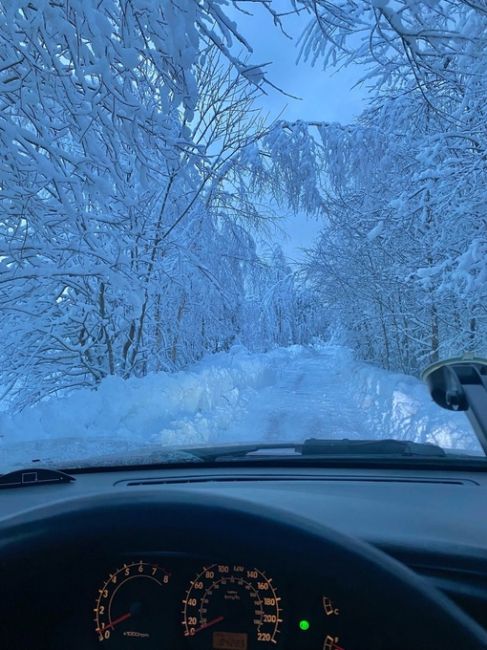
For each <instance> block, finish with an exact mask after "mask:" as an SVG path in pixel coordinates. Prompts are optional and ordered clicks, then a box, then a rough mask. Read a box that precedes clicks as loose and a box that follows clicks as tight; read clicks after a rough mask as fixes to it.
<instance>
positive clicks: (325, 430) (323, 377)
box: [214, 347, 363, 442]
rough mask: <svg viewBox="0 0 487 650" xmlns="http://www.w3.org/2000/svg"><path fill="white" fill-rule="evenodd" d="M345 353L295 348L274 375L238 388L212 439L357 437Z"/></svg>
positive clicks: (357, 412)
mask: <svg viewBox="0 0 487 650" xmlns="http://www.w3.org/2000/svg"><path fill="white" fill-rule="evenodd" d="M353 365H354V364H353V360H352V357H351V355H350V353H349V352H348V351H346V350H344V349H343V348H337V347H328V348H319V349H316V348H305V349H303V348H300V349H298V354H296V355H292V354H290V355H289V356H288V358H287V359H282V360H280V363H277V364H275V376H274V380H273V381H272V382H271V383H269V384H268V385H267V386H263V387H261V388H259V389H253V390H248V391H243V392H242V394H241V398H240V400H239V404H238V408H237V410H236V413H235V418H234V419H233V421H232V422H231V424H230V425H229V426H228V427H227V428H225V429H224V430H222V431H219V432H215V434H214V435H215V440H217V441H236V440H239V441H240V440H248V439H251V440H267V441H269V442H275V441H282V440H284V441H286V440H303V439H305V438H309V437H318V436H321V437H330V438H339V437H340V438H341V437H359V435H360V433H361V430H362V423H363V414H362V412H361V409H360V407H359V403H358V402H357V401H356V400H355V399H354V395H353V388H352V385H353V384H354V382H353V377H350V373H353V372H354V370H355V369H354V368H353V367H352V366H353Z"/></svg>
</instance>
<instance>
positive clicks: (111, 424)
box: [0, 345, 477, 465]
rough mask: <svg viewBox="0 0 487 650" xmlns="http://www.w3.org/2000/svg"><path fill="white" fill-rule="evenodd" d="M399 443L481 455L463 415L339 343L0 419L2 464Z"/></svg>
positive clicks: (81, 395)
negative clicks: (221, 446) (165, 450)
mask: <svg viewBox="0 0 487 650" xmlns="http://www.w3.org/2000/svg"><path fill="white" fill-rule="evenodd" d="M312 436H315V437H316V436H322V437H349V438H354V437H355V438H360V437H366V438H382V437H397V438H409V439H414V440H420V441H426V440H428V441H432V442H437V443H439V444H442V445H444V446H448V447H462V448H470V449H472V450H475V449H477V445H476V442H475V439H474V436H473V433H472V432H471V430H470V427H469V425H468V422H467V421H466V418H465V417H464V416H463V414H452V413H448V412H446V411H442V410H441V409H439V408H438V407H436V406H435V405H434V404H433V403H432V401H431V399H430V397H429V395H428V393H427V390H426V388H425V387H424V386H423V384H422V383H421V382H420V381H418V380H417V379H415V378H414V377H407V376H405V375H398V374H394V373H389V372H387V371H385V370H382V369H380V368H376V367H374V366H371V365H368V364H364V363H361V362H357V361H356V360H354V358H353V355H352V354H351V352H350V351H349V350H347V349H345V348H342V347H339V346H331V345H328V346H314V347H300V346H292V347H289V348H281V349H277V350H274V351H272V352H268V353H261V354H251V353H249V352H248V351H246V350H245V349H243V348H241V347H236V348H233V349H232V350H231V351H230V352H229V353H226V354H224V353H222V354H218V355H214V356H211V357H208V358H206V359H205V360H203V361H201V362H200V363H198V364H196V365H194V366H193V367H192V368H190V369H188V370H186V371H184V372H177V373H174V374H168V373H159V374H151V375H148V376H147V377H145V378H143V379H129V380H123V379H120V378H118V377H109V378H107V379H105V380H104V381H103V382H102V384H101V385H100V386H99V388H98V389H97V390H80V391H77V392H75V393H73V394H72V395H70V396H69V397H64V398H60V399H51V400H49V401H45V402H43V403H40V404H38V405H37V406H35V407H33V408H30V409H26V410H25V411H23V412H22V413H20V414H16V415H9V414H7V413H2V414H0V453H1V457H2V465H3V464H4V462H5V459H7V458H8V459H9V464H12V463H14V464H16V463H18V464H22V463H24V464H25V462H30V461H31V460H32V459H34V458H37V457H39V458H40V459H41V460H42V459H46V458H50V459H54V460H56V459H57V460H58V462H60V463H61V462H63V461H64V462H67V459H69V458H76V459H80V458H83V457H87V458H89V457H91V456H93V455H94V454H107V453H113V452H117V453H127V454H129V453H130V452H131V450H136V449H139V448H140V447H141V446H145V445H152V446H155V447H156V448H157V449H159V450H160V449H161V447H162V446H167V445H170V446H178V445H191V444H205V443H220V442H221V443H224V442H245V441H255V440H265V441H267V442H272V441H281V440H293V441H300V440H303V439H305V438H307V437H312Z"/></svg>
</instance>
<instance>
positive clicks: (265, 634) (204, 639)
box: [182, 564, 282, 650]
mask: <svg viewBox="0 0 487 650" xmlns="http://www.w3.org/2000/svg"><path fill="white" fill-rule="evenodd" d="M280 601H281V599H280V597H279V596H278V594H277V591H276V588H275V586H274V585H273V583H272V578H268V577H267V576H266V575H265V574H264V573H263V572H262V571H259V570H258V569H255V568H247V567H244V566H242V565H238V564H233V565H231V564H212V565H210V566H207V567H203V570H202V571H201V572H200V573H198V575H197V576H196V577H195V578H194V580H193V581H192V582H191V584H190V586H189V589H188V591H187V592H186V595H185V598H184V600H183V612H182V613H183V621H182V624H183V630H184V635H185V637H187V639H188V642H189V645H190V647H192V648H201V649H203V648H205V649H208V648H212V649H214V650H252V649H254V648H266V647H270V646H272V645H274V644H276V643H277V642H278V640H279V634H280V625H281V623H282V608H281V604H280Z"/></svg>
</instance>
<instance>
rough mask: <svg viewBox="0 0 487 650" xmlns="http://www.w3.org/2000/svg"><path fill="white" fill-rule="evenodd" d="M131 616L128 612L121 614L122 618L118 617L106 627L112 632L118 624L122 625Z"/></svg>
mask: <svg viewBox="0 0 487 650" xmlns="http://www.w3.org/2000/svg"><path fill="white" fill-rule="evenodd" d="M131 616H132V614H131V613H130V612H127V613H126V614H122V616H119V617H118V618H116V619H115V620H114V621H110V625H107V628H109V627H111V628H112V630H113V628H114V627H115V625H118V624H119V623H122V622H123V621H126V620H127V619H128V618H130V617H131Z"/></svg>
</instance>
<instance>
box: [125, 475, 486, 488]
mask: <svg viewBox="0 0 487 650" xmlns="http://www.w3.org/2000/svg"><path fill="white" fill-rule="evenodd" d="M275 481H286V482H290V481H293V482H294V481H295V482H299V483H302V482H308V481H320V482H325V483H401V484H404V483H407V484H411V483H413V484H416V485H417V484H423V485H429V484H433V485H478V483H477V482H476V481H474V480H472V479H463V478H454V477H452V478H448V477H441V478H427V477H423V476H409V477H403V476H381V475H377V476H362V475H352V476H350V475H349V476H343V475H342V476H338V475H336V476H335V475H322V474H315V475H313V474H306V475H304V474H303V475H297V474H212V475H207V476H202V475H184V476H164V477H154V478H149V477H143V478H138V479H131V480H121V481H117V482H116V483H115V485H125V486H127V487H139V486H152V485H178V484H184V483H262V482H275Z"/></svg>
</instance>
